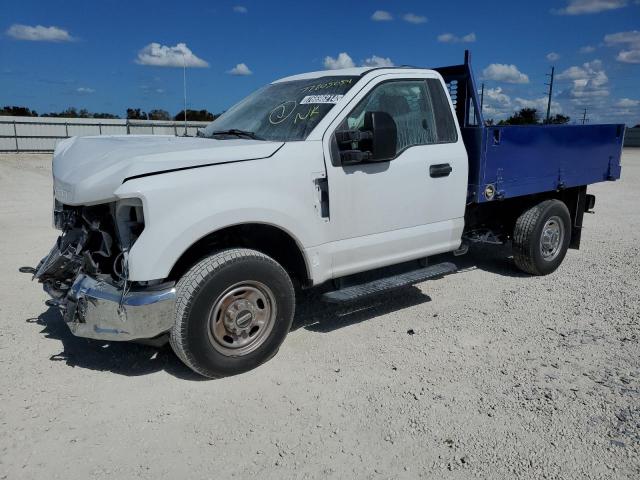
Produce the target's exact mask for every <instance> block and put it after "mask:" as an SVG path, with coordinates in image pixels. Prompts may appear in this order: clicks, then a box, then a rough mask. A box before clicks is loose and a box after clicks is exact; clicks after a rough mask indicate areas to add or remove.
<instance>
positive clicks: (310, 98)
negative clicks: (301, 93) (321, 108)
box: [300, 95, 344, 105]
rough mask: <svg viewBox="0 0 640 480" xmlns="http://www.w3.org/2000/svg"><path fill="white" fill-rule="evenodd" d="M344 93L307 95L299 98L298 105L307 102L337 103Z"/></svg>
mask: <svg viewBox="0 0 640 480" xmlns="http://www.w3.org/2000/svg"><path fill="white" fill-rule="evenodd" d="M342 97H344V95H307V96H306V97H304V98H303V99H302V100H300V105H306V104H309V103H338V102H339V101H340V99H341V98H342Z"/></svg>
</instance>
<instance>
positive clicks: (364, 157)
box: [340, 150, 373, 165]
mask: <svg viewBox="0 0 640 480" xmlns="http://www.w3.org/2000/svg"><path fill="white" fill-rule="evenodd" d="M372 158H373V155H372V154H371V152H362V151H360V150H343V151H342V152H340V160H341V162H342V165H355V164H356V163H362V162H368V161H370V160H371V159H372Z"/></svg>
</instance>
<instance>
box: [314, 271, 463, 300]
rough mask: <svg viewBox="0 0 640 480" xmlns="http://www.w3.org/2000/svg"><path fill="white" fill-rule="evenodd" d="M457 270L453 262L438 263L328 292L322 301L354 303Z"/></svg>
mask: <svg viewBox="0 0 640 480" xmlns="http://www.w3.org/2000/svg"><path fill="white" fill-rule="evenodd" d="M456 270H457V268H456V266H455V265H454V264H453V263H451V262H443V263H437V264H435V265H431V266H429V267H424V268H419V269H417V270H412V271H410V272H407V273H401V274H399V275H393V276H391V277H386V278H381V279H380V280H373V281H372V282H367V283H361V284H360V285H353V286H352V287H346V288H341V289H340V290H334V291H333V292H327V293H325V294H323V295H322V300H324V301H325V302H329V303H342V302H352V301H354V300H360V299H362V298H365V297H368V296H371V295H375V294H377V293H382V292H387V291H389V290H395V289H396V288H402V287H407V286H409V285H413V284H415V283H419V282H423V281H425V280H429V279H432V278H437V277H442V276H444V275H446V274H448V273H453V272H455V271H456Z"/></svg>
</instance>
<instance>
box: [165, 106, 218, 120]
mask: <svg viewBox="0 0 640 480" xmlns="http://www.w3.org/2000/svg"><path fill="white" fill-rule="evenodd" d="M215 118H216V115H214V114H213V113H211V112H209V111H207V110H189V109H187V120H189V121H192V122H210V121H212V120H214V119H215ZM173 119H174V120H177V121H180V120H184V110H180V111H179V112H178V113H177V114H176V116H175V117H173Z"/></svg>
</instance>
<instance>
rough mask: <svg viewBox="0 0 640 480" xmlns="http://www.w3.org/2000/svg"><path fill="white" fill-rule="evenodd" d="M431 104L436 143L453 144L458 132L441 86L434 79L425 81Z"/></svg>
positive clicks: (456, 139)
mask: <svg viewBox="0 0 640 480" xmlns="http://www.w3.org/2000/svg"><path fill="white" fill-rule="evenodd" d="M427 85H428V86H429V93H430V96H431V103H432V105H433V111H434V117H435V122H434V128H435V130H436V138H437V143H455V142H457V141H458V132H457V131H456V124H455V122H454V120H453V114H452V113H451V107H450V106H449V101H448V100H447V94H446V93H444V89H443V88H442V84H441V83H440V81H439V80H437V79H435V78H429V79H427Z"/></svg>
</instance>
